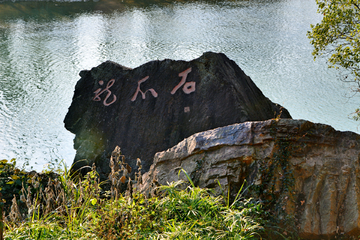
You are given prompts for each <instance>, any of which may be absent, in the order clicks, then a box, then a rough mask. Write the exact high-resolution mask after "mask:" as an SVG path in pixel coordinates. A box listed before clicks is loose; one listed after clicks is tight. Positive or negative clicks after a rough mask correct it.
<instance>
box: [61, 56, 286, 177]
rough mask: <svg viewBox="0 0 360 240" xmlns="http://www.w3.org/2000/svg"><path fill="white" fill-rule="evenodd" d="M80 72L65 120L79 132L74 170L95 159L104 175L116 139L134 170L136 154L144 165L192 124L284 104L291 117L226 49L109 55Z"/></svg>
mask: <svg viewBox="0 0 360 240" xmlns="http://www.w3.org/2000/svg"><path fill="white" fill-rule="evenodd" d="M80 76H81V79H80V80H79V81H78V82H77V84H76V87H75V93H74V96H73V101H72V104H71V106H70V108H69V111H68V113H67V115H66V117H65V120H64V123H65V127H66V129H68V130H69V131H70V132H72V133H74V134H76V136H75V140H74V148H75V149H76V150H77V152H76V156H75V159H74V163H75V164H74V165H73V167H72V170H73V171H76V170H78V169H80V168H82V167H84V166H91V165H92V164H93V163H95V164H96V166H97V171H98V172H99V173H100V176H101V177H102V179H105V178H106V177H107V174H108V173H109V172H110V168H109V158H110V155H111V152H112V151H113V150H114V149H115V147H116V146H120V148H121V151H122V154H124V155H125V156H126V161H127V163H129V165H130V166H131V167H132V168H133V170H134V168H136V159H137V158H140V159H141V160H142V163H143V169H142V170H143V172H146V171H147V170H149V167H150V165H151V164H152V161H153V157H154V154H155V153H156V152H159V151H163V150H166V149H168V148H169V147H172V146H174V145H175V144H177V143H178V142H180V141H181V140H183V139H184V138H186V137H189V136H190V135H192V134H194V133H196V132H200V131H204V130H208V129H213V128H216V127H221V126H226V125H229V124H233V123H240V122H245V121H257V120H259V121H260V120H266V119H270V118H273V117H275V116H276V115H280V113H281V111H282V114H281V117H285V118H291V116H290V114H289V113H288V111H287V110H286V109H282V110H281V107H280V106H279V105H277V104H274V103H272V102H271V101H270V100H269V99H268V98H266V97H265V96H264V95H263V94H262V92H261V91H260V90H259V88H257V87H256V85H255V84H254V83H253V82H252V81H251V79H250V78H249V77H248V76H247V75H245V74H244V72H243V71H242V70H241V69H240V68H239V67H238V66H237V65H236V64H235V62H233V61H232V60H230V59H228V58H227V57H226V56H225V55H224V54H217V53H211V52H208V53H204V54H203V55H202V56H201V57H200V58H198V59H195V60H192V61H189V62H186V61H173V60H163V61H152V62H148V63H146V64H144V65H142V66H140V67H138V68H135V69H129V68H126V67H124V66H121V65H119V64H116V63H114V62H110V61H108V62H105V63H102V64H101V65H99V66H98V67H96V68H93V69H91V70H90V71H82V72H81V73H80ZM133 172H134V171H133Z"/></svg>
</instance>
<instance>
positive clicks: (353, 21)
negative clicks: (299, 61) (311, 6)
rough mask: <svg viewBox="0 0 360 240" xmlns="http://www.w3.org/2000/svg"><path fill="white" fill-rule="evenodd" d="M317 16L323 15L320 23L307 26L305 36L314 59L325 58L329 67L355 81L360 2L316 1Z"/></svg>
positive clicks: (359, 58) (359, 46)
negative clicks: (308, 28)
mask: <svg viewBox="0 0 360 240" xmlns="http://www.w3.org/2000/svg"><path fill="white" fill-rule="evenodd" d="M316 3H317V5H318V12H319V13H321V14H322V15H323V19H322V21H321V22H320V23H318V24H316V25H315V26H314V25H311V28H312V31H311V32H308V34H307V35H308V37H309V38H310V39H311V44H312V45H313V46H314V48H315V49H314V51H313V55H314V57H315V58H316V57H317V56H320V55H322V54H324V53H325V54H329V55H330V56H329V59H328V61H329V63H330V67H335V68H339V67H342V68H345V69H348V70H350V72H351V73H352V74H353V75H354V76H355V79H354V80H357V81H359V77H360V72H359V62H360V19H359V17H360V15H359V14H360V8H359V4H360V1H358V0H316Z"/></svg>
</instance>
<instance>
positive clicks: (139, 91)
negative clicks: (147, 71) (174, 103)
mask: <svg viewBox="0 0 360 240" xmlns="http://www.w3.org/2000/svg"><path fill="white" fill-rule="evenodd" d="M148 78H149V76H146V77H144V78H143V79H141V80H139V81H138V87H137V89H136V92H135V94H134V96H133V97H132V98H131V101H132V102H133V101H135V100H136V97H137V95H138V94H139V93H141V97H142V99H145V94H146V92H147V91H150V92H151V94H152V95H153V97H154V98H157V96H158V94H157V92H155V90H154V89H153V88H150V89H148V90H146V91H145V92H143V91H141V89H140V84H141V83H143V82H145V81H146V80H148Z"/></svg>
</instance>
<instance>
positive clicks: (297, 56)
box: [0, 0, 359, 168]
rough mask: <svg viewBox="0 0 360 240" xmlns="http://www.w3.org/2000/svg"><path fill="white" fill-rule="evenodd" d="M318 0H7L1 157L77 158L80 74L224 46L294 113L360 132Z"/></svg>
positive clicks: (1, 61)
mask: <svg viewBox="0 0 360 240" xmlns="http://www.w3.org/2000/svg"><path fill="white" fill-rule="evenodd" d="M320 17H321V16H319V15H317V14H316V5H315V3H314V2H313V0H283V1H281V0H279V1H261V0H258V1H256V0H255V1H226V2H215V1H201V2H200V1H187V2H186V3H184V2H181V1H177V2H173V1H154V0H153V1H125V0H124V1H108V0H107V1H102V0H101V1H97V2H95V1H90V2H62V1H59V2H21V3H18V2H3V3H0V146H1V147H0V158H12V157H16V158H18V159H19V160H20V161H21V162H26V161H27V160H29V161H30V163H31V164H32V165H34V162H38V163H39V166H35V167H36V168H41V166H42V165H43V164H44V163H46V162H47V161H51V160H53V159H65V160H66V162H67V163H69V164H70V163H71V162H72V159H73V156H74V150H73V147H72V139H73V136H72V135H71V134H70V133H69V132H67V131H66V130H65V129H64V127H63V123H62V121H63V118H64V116H65V114H66V112H67V108H68V107H69V106H70V103H71V98H72V95H73V90H74V86H75V84H76V82H77V80H78V79H79V77H78V73H79V72H80V71H81V70H83V69H90V68H92V67H94V66H97V65H98V64H100V63H101V62H103V61H106V60H112V61H115V62H118V63H120V64H122V65H125V66H128V67H137V66H139V65H141V64H143V63H145V62H147V61H150V60H154V59H165V58H172V59H184V60H191V59H193V58H196V57H199V56H200V55H201V54H202V53H203V52H206V51H214V52H224V53H225V54H226V55H227V56H229V57H230V58H231V59H233V60H235V61H236V63H237V64H238V65H239V66H240V67H241V68H242V69H243V70H244V71H245V73H246V74H248V75H249V76H250V77H251V78H252V79H253V80H254V82H255V83H256V84H257V85H258V86H259V87H260V89H261V90H262V91H263V92H264V94H265V95H266V96H268V97H269V98H270V99H271V100H272V101H274V102H278V103H280V104H282V105H283V106H285V107H286V108H287V109H288V110H289V111H290V113H291V114H292V115H293V117H294V118H304V119H308V120H311V121H315V122H322V123H327V124H331V125H332V126H334V127H335V128H336V129H339V130H351V131H358V129H357V124H358V123H357V122H353V121H352V120H349V119H348V115H349V114H350V113H351V112H352V111H354V109H355V108H356V107H358V103H359V98H358V97H355V98H351V99H348V98H346V97H345V95H346V94H348V93H349V92H350V91H349V88H350V85H349V84H345V83H342V82H340V81H339V80H338V79H337V75H336V72H334V71H330V70H328V69H327V67H326V63H325V62H324V61H321V60H320V61H317V62H314V61H313V59H312V56H311V51H312V47H311V46H310V44H309V40H308V39H307V38H306V31H308V30H309V25H310V23H315V22H317V21H319V20H320Z"/></svg>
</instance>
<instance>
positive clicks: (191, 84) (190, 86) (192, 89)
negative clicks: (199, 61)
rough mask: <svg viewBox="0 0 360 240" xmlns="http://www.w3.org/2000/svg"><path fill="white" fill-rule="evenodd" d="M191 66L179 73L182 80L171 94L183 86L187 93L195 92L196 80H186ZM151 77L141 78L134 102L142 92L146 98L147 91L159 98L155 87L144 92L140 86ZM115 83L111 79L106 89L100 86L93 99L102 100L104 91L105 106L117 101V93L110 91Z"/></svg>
mask: <svg viewBox="0 0 360 240" xmlns="http://www.w3.org/2000/svg"><path fill="white" fill-rule="evenodd" d="M191 69H192V68H191V67H190V68H188V69H186V70H185V71H183V72H181V73H179V77H181V80H180V82H179V84H178V85H176V86H175V87H174V88H173V89H172V90H171V92H170V93H171V94H172V95H174V94H175V93H176V92H177V90H179V88H181V87H182V90H183V92H184V93H185V94H190V93H192V92H195V90H196V83H195V82H186V78H187V76H188V74H189V73H190V72H191ZM148 79H149V76H146V77H144V78H143V79H141V80H139V81H138V86H137V88H136V91H135V93H134V95H133V96H132V98H131V99H130V100H131V101H132V102H134V101H135V100H136V98H137V96H138V95H139V93H140V94H141V98H142V99H145V98H146V93H147V92H150V93H151V95H152V96H153V97H154V98H157V97H158V93H157V92H156V91H155V90H154V89H153V88H150V89H147V90H146V91H145V92H143V91H142V90H141V88H140V85H141V83H143V82H145V81H146V80H148ZM114 83H115V79H111V80H110V81H109V82H108V83H107V85H106V87H105V88H104V89H101V88H98V89H97V90H96V91H95V92H94V93H95V96H94V98H93V99H92V100H93V101H101V100H102V99H101V97H100V96H101V95H102V94H103V93H107V94H106V96H105V98H104V100H103V104H104V106H110V105H111V104H113V103H114V102H115V101H116V95H115V94H113V93H112V92H111V91H110V88H111V87H112V86H113V85H114ZM99 85H100V86H102V85H104V81H99ZM111 95H112V100H111V101H110V102H109V101H108V100H109V98H110V96H111Z"/></svg>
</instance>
